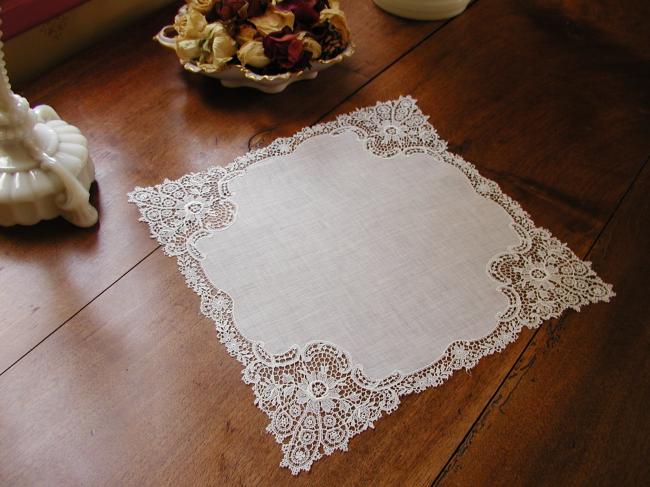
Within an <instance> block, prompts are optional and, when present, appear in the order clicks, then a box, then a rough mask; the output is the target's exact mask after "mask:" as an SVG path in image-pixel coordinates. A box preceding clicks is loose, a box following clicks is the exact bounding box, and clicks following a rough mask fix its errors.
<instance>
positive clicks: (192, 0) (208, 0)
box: [187, 0, 216, 14]
mask: <svg viewBox="0 0 650 487" xmlns="http://www.w3.org/2000/svg"><path fill="white" fill-rule="evenodd" d="M215 1H216V0H187V6H188V7H189V8H191V9H194V10H198V11H199V12H201V13H202V14H207V13H208V12H209V11H210V10H211V9H212V7H214V3H215Z"/></svg>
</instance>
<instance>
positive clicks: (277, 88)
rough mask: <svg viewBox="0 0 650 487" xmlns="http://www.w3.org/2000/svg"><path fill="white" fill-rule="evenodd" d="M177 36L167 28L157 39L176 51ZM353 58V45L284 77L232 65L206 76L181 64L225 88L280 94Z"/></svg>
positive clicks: (185, 65)
mask: <svg viewBox="0 0 650 487" xmlns="http://www.w3.org/2000/svg"><path fill="white" fill-rule="evenodd" d="M172 32H175V31H174V27H173V26H172V25H166V26H165V27H163V28H162V29H161V30H160V32H158V34H156V36H155V37H154V40H156V41H158V42H159V43H160V44H161V45H162V46H164V47H166V48H168V49H171V50H173V51H176V40H175V39H174V37H173V36H170V35H168V34H169V33H172ZM352 54H354V45H353V44H352V43H350V45H349V46H348V47H347V48H346V49H345V51H343V52H342V53H341V54H339V55H338V56H336V57H334V58H332V59H327V60H325V61H320V60H316V61H312V63H311V68H309V69H304V70H302V71H296V72H288V73H282V74H273V75H266V74H257V73H254V72H253V71H251V70H250V69H248V68H247V67H245V66H241V65H239V64H233V65H229V66H228V67H227V68H226V69H223V70H221V71H217V72H214V73H211V72H207V71H205V70H203V69H201V68H200V67H199V66H198V65H196V64H195V63H192V62H184V61H182V60H180V63H181V65H182V66H183V67H184V68H185V69H186V70H187V71H190V72H191V73H200V74H203V75H205V76H209V77H210V78H216V79H218V80H220V81H221V84H222V85H223V86H225V87H226V88H241V87H245V88H254V89H256V90H259V91H263V92H264V93H280V92H282V91H284V90H285V88H286V87H287V86H289V85H290V84H291V83H295V82H296V81H303V80H309V79H314V78H315V77H316V76H318V73H319V72H320V71H323V70H325V69H327V68H329V67H331V66H334V65H335V64H338V63H340V62H341V61H343V60H344V59H346V58H349V57H350V56H352Z"/></svg>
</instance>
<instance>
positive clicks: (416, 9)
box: [373, 0, 470, 20]
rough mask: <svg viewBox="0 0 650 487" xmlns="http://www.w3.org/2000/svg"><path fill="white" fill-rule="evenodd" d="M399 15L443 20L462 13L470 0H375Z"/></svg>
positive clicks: (379, 5)
mask: <svg viewBox="0 0 650 487" xmlns="http://www.w3.org/2000/svg"><path fill="white" fill-rule="evenodd" d="M373 1H374V2H375V4H376V5H377V6H378V7H380V8H382V9H383V10H385V11H386V12H389V13H391V14H394V15H397V16H399V17H405V18H407V19H416V20H442V19H448V18H450V17H455V16H456V15H458V14H460V13H462V12H463V11H464V10H465V9H466V8H467V5H468V4H469V2H470V0H373Z"/></svg>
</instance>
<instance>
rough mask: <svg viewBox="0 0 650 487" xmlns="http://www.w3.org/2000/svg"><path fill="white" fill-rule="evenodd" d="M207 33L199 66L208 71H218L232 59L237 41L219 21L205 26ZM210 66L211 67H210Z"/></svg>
mask: <svg viewBox="0 0 650 487" xmlns="http://www.w3.org/2000/svg"><path fill="white" fill-rule="evenodd" d="M205 32H206V33H207V34H208V38H207V40H206V42H204V43H203V49H202V52H201V57H200V59H199V62H200V66H201V67H202V68H204V69H206V66H207V67H208V68H207V70H208V71H219V70H220V69H223V67H224V66H225V65H226V64H227V63H228V62H229V61H230V60H231V59H232V57H233V56H234V55H235V53H236V52H237V43H236V42H235V39H233V38H232V37H230V35H229V34H228V31H227V30H226V28H225V27H224V25H223V24H222V23H221V22H214V23H212V24H209V25H208V26H207V27H206V28H205ZM210 66H211V67H210Z"/></svg>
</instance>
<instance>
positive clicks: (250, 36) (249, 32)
mask: <svg viewBox="0 0 650 487" xmlns="http://www.w3.org/2000/svg"><path fill="white" fill-rule="evenodd" d="M258 36H259V34H258V32H257V29H255V27H253V26H252V25H251V24H241V25H240V26H239V27H238V28H237V34H236V35H235V40H236V41H237V44H239V45H240V46H243V45H244V44H246V43H247V42H250V41H252V40H255V38H256V37H258Z"/></svg>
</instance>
